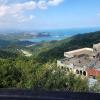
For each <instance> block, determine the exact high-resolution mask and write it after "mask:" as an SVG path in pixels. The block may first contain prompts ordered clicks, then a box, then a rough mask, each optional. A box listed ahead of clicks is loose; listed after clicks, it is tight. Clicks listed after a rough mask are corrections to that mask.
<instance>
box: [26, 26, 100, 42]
mask: <svg viewBox="0 0 100 100" xmlns="http://www.w3.org/2000/svg"><path fill="white" fill-rule="evenodd" d="M95 31H100V28H97V27H96V28H73V29H56V30H40V31H35V32H36V33H41V32H42V33H44V34H49V36H47V37H46V36H44V37H36V38H32V39H28V40H29V41H32V42H42V41H46V42H47V41H53V40H62V39H64V38H66V37H70V36H73V35H76V34H85V33H89V32H95Z"/></svg>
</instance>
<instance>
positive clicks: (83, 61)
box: [57, 43, 100, 78]
mask: <svg viewBox="0 0 100 100" xmlns="http://www.w3.org/2000/svg"><path fill="white" fill-rule="evenodd" d="M64 57H65V58H64V59H61V60H58V61H57V66H59V67H60V68H61V69H62V70H65V71H66V72H73V73H74V74H76V75H81V76H85V77H92V78H96V77H98V76H100V43H98V44H94V45H93V48H81V49H77V50H73V51H69V52H64Z"/></svg>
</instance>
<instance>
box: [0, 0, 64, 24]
mask: <svg viewBox="0 0 100 100" xmlns="http://www.w3.org/2000/svg"><path fill="white" fill-rule="evenodd" d="M7 1H9V0H0V22H3V21H4V22H5V23H6V22H7V23H10V22H12V20H13V21H14V22H25V21H31V20H33V18H35V16H34V15H33V14H32V12H33V11H34V10H35V9H36V8H39V9H41V10H42V9H43V10H44V9H47V8H48V7H49V6H58V5H59V4H61V3H62V2H63V1H64V0H48V1H47V0H38V1H35V0H34V1H33V0H29V1H27V2H20V3H18V2H17V3H7ZM28 11H31V14H29V15H27V12H28ZM2 19H3V21H2Z"/></svg>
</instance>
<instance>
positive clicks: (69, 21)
mask: <svg viewBox="0 0 100 100" xmlns="http://www.w3.org/2000/svg"><path fill="white" fill-rule="evenodd" d="M98 26H100V0H0V29H22V30H38V29H65V28H80V27H98Z"/></svg>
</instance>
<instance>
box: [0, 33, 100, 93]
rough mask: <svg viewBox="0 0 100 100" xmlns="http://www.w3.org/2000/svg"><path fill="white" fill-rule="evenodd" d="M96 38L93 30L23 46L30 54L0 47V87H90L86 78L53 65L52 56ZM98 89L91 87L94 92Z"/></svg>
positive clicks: (67, 88)
mask: <svg viewBox="0 0 100 100" xmlns="http://www.w3.org/2000/svg"><path fill="white" fill-rule="evenodd" d="M98 42H100V32H94V33H86V34H83V35H81V34H79V35H75V36H73V37H69V38H66V39H64V40H61V41H52V42H45V43H41V44H38V45H36V46H33V47H26V48H24V49H26V50H30V52H31V53H33V56H32V57H25V56H24V55H21V53H20V52H17V51H18V50H17V51H16V50H15V49H16V48H17V47H16V48H14V47H13V48H10V47H9V48H5V49H4V48H1V49H0V88H12V87H13V88H34V89H47V90H56V89H57V90H69V91H80V92H81V91H85V92H86V91H90V90H89V89H88V84H87V80H83V79H81V77H76V76H75V75H73V74H69V75H66V71H62V70H60V69H59V68H58V67H57V65H56V60H57V59H60V58H62V57H63V54H64V52H65V51H69V50H73V49H78V48H82V47H92V45H93V44H95V43H98ZM13 46H15V45H13ZM21 49H22V48H21ZM55 59H56V60H55ZM66 83H67V85H66ZM98 89H99V88H96V89H95V88H94V90H91V91H96V92H98V91H100V89H99V90H98Z"/></svg>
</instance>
